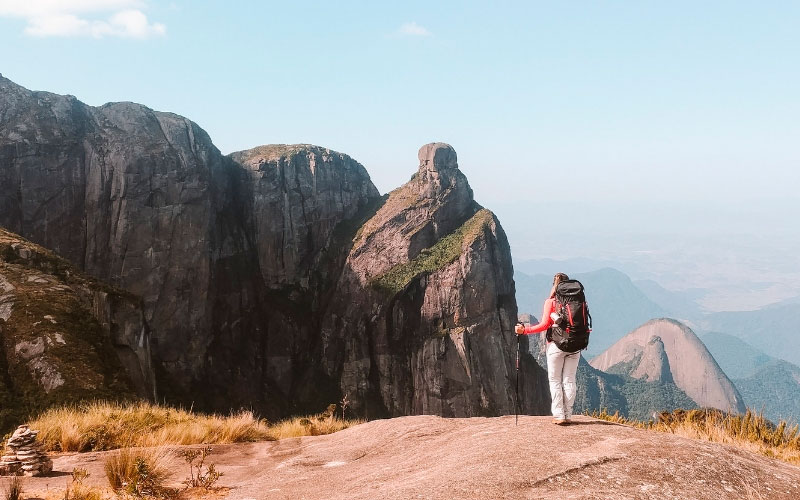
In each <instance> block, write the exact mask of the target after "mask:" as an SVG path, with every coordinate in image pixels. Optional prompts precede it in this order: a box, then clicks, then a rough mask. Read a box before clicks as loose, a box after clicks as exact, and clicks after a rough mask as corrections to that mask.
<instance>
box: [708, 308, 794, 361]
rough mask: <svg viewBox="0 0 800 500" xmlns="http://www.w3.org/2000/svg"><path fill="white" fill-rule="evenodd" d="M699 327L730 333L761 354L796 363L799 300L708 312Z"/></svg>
mask: <svg viewBox="0 0 800 500" xmlns="http://www.w3.org/2000/svg"><path fill="white" fill-rule="evenodd" d="M701 325H702V328H703V330H706V331H712V332H723V333H727V334H729V335H734V336H736V337H739V338H740V339H742V340H744V341H745V342H747V343H748V344H751V345H754V346H758V347H759V348H760V349H762V350H763V351H764V352H765V353H767V354H769V355H770V356H774V357H776V358H780V359H784V360H786V361H789V362H791V363H794V364H800V303H794V302H791V301H784V302H782V303H780V304H776V305H773V306H768V307H764V308H763V309H759V310H756V311H736V312H720V313H713V314H709V315H708V316H706V317H705V319H704V320H703V321H702V322H701Z"/></svg>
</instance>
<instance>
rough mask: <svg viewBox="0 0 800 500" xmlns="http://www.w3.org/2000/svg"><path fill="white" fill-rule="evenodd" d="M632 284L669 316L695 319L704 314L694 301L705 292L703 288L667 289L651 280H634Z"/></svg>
mask: <svg viewBox="0 0 800 500" xmlns="http://www.w3.org/2000/svg"><path fill="white" fill-rule="evenodd" d="M633 284H634V285H636V288H638V289H639V290H641V291H642V293H644V294H645V295H646V296H647V298H649V299H650V300H652V301H653V302H655V303H656V304H658V305H659V306H660V307H661V308H663V309H664V310H665V311H667V313H668V315H669V317H671V318H676V319H681V320H689V321H697V320H698V319H699V318H700V317H701V316H702V315H703V314H704V310H703V308H702V307H700V305H699V304H698V303H697V302H696V301H697V299H700V298H702V297H703V295H704V294H705V290H703V289H700V288H696V289H692V290H686V291H681V292H675V291H673V290H667V289H666V288H664V287H663V286H661V285H660V284H658V283H657V282H655V281H653V280H635V281H634V282H633Z"/></svg>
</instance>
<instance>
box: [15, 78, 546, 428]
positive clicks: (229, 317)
mask: <svg viewBox="0 0 800 500" xmlns="http://www.w3.org/2000/svg"><path fill="white" fill-rule="evenodd" d="M419 159H420V168H419V171H418V172H417V174H416V176H415V178H414V180H412V181H411V182H409V183H408V184H406V185H405V186H403V187H402V188H400V189H398V190H396V191H395V192H393V193H392V195H391V196H390V197H389V199H388V200H386V199H383V198H381V197H380V196H379V193H378V191H377V189H376V188H375V186H374V185H373V184H372V182H371V181H370V179H369V175H368V174H367V172H366V170H365V169H364V167H363V166H361V165H360V164H358V162H356V161H354V160H353V159H351V158H349V157H348V156H346V155H343V154H340V153H337V152H335V151H331V150H328V149H325V148H320V147H316V146H309V145H296V146H285V145H278V146H262V147H259V148H254V149H252V150H248V151H242V152H238V153H234V154H232V155H229V156H227V157H226V156H223V155H222V154H220V152H219V151H218V150H217V149H216V147H215V146H214V145H213V144H212V142H211V140H210V138H209V137H208V135H207V134H206V133H205V132H204V131H203V130H202V129H201V128H200V127H198V126H197V125H196V124H195V123H193V122H191V121H189V120H187V119H185V118H183V117H180V116H177V115H174V114H170V113H161V112H155V111H153V110H150V109H149V108H146V107H144V106H141V105H138V104H133V103H112V104H106V105H104V106H100V107H91V106H87V105H85V104H83V103H81V102H80V101H78V100H77V99H75V98H74V97H71V96H58V95H54V94H50V93H46V92H31V91H28V90H26V89H24V88H22V87H20V86H18V85H15V84H14V83H12V82H10V81H9V80H7V79H4V78H2V77H0V225H2V226H5V227H7V228H8V229H9V230H11V231H13V232H16V233H19V234H21V235H22V236H24V237H26V238H29V239H31V240H33V241H35V242H37V243H39V244H41V245H43V246H45V247H47V248H50V249H52V250H54V251H56V252H57V253H59V254H61V255H63V256H65V257H66V258H67V259H68V260H69V261H71V262H73V263H74V264H75V265H76V266H77V267H78V268H80V269H81V270H85V271H86V272H88V273H89V274H91V275H93V276H95V277H97V278H100V279H102V280H104V281H106V282H108V283H110V284H112V285H114V286H118V287H120V288H123V289H125V290H127V291H129V292H131V293H133V294H135V295H137V296H139V297H141V299H142V305H143V311H144V317H143V321H144V322H145V324H146V325H147V326H148V329H149V331H150V332H151V333H150V338H151V351H152V359H151V360H148V361H145V360H143V359H140V358H137V361H136V362H137V363H138V364H139V369H140V370H142V369H143V370H145V371H148V372H149V373H148V376H149V377H151V378H152V377H154V378H155V379H156V382H157V386H158V391H159V397H160V396H166V397H167V398H168V399H172V400H176V401H183V402H194V403H195V407H198V408H201V409H211V410H214V409H227V408H230V407H242V406H245V407H250V408H254V409H256V410H258V411H261V412H262V413H264V414H265V415H267V416H268V417H275V416H278V415H281V414H286V413H288V412H297V411H314V410H318V409H320V408H324V406H325V405H327V404H328V403H330V402H332V401H333V400H334V398H338V397H341V395H342V394H345V393H346V394H349V395H350V397H351V399H353V400H354V403H355V405H356V407H358V408H359V409H361V410H363V411H364V412H367V411H372V410H374V411H373V414H375V415H377V414H395V415H396V414H404V413H441V414H454V415H456V414H457V415H471V414H477V413H499V412H508V411H512V410H513V405H512V403H511V402H510V401H511V396H512V394H513V386H512V385H511V384H510V382H511V381H513V378H512V376H513V373H512V368H513V366H512V365H511V364H512V363H513V357H514V353H513V348H514V347H515V345H514V344H515V341H514V340H513V338H512V337H513V335H512V333H511V327H512V326H513V318H514V315H515V314H516V304H515V301H514V285H513V281H512V273H511V260H510V252H509V249H508V243H507V241H506V239H505V235H504V234H503V232H502V229H501V228H500V226H499V224H498V223H497V221H496V219H495V218H494V216H493V215H492V214H491V213H489V212H487V211H482V210H480V207H479V206H477V204H475V202H474V201H473V199H472V191H471V190H470V188H469V185H468V183H467V181H466V178H465V177H464V175H463V174H462V173H461V171H460V170H459V169H458V166H457V160H456V154H455V151H454V150H453V149H452V148H451V147H450V146H448V145H445V144H440V143H436V144H430V145H427V146H425V147H423V149H422V150H421V151H420V158H419ZM381 203H382V206H380V209H379V210H377V213H376V208H377V207H378V206H379V205H380V204H381ZM365 221H366V223H365ZM470 221H471V223H470ZM467 230H468V231H467ZM458 231H461V232H460V233H459V235H457V236H458V237H456V236H453V237H449V236H448V235H451V234H453V233H454V232H458ZM467 233H468V234H467ZM448 237H449V240H447V238H448ZM456 239H458V240H459V241H458V242H457V244H456V245H449V246H448V248H446V249H444V250H446V252H445V253H446V254H447V255H446V256H445V257H446V258H440V257H441V256H438V257H437V255H438V254H436V255H433V257H431V256H430V255H429V251H430V250H431V249H432V248H436V245H437V244H438V243H439V242H441V241H444V240H447V241H449V242H452V241H455V240H456ZM441 246H442V245H439V247H441ZM445 246H447V245H445ZM453 249H455V255H453ZM439 250H442V248H439ZM447 252H450V253H447ZM434 253H435V252H434ZM426 256H427V257H431V258H429V259H428V260H429V261H431V260H437V259H438V261H437V262H438V264H437V265H436V266H434V267H435V268H431V269H425V270H422V271H419V272H413V273H411V274H412V275H411V277H405V278H403V279H405V280H406V281H407V283H404V284H403V286H402V287H401V289H399V290H396V291H394V292H392V293H387V292H386V290H385V289H380V287H376V286H375V284H374V280H375V278H378V277H380V276H382V275H383V274H385V273H386V272H387V271H389V270H391V269H393V268H395V267H396V266H398V265H405V264H408V263H409V262H410V261H417V260H419V258H422V257H426ZM429 264H430V262H429ZM429 267H430V265H429ZM0 307H2V305H0ZM96 309H97V312H98V314H99V315H100V316H101V317H102V316H103V315H105V316H108V314H109V313H108V311H109V305H108V302H107V298H104V297H102V296H99V297H98V298H97V304H96ZM0 312H2V311H1V310H0ZM121 338H123V339H124V340H121V341H120V342H122V343H126V342H129V343H130V346H131V349H134V347H135V346H134V343H135V342H136V338H135V335H133V334H132V332H129V334H125V335H123V336H122V337H121ZM121 360H122V361H123V364H125V366H128V365H129V364H130V363H131V362H132V358H130V357H128V361H125V360H124V359H123V357H121ZM523 364H525V362H524V361H523ZM131 366H132V365H131ZM537 376H538V375H536V376H531V377H529V378H528V379H527V382H528V383H529V389H530V388H531V387H534V384H535V383H537V382H536V380H537ZM370 398H371V399H370ZM337 400H338V399H337ZM369 401H371V402H369ZM534 406H536V405H533V404H531V403H528V404H527V407H526V408H527V411H536V410H537V408H534Z"/></svg>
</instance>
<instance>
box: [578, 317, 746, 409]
mask: <svg viewBox="0 0 800 500" xmlns="http://www.w3.org/2000/svg"><path fill="white" fill-rule="evenodd" d="M590 363H591V365H592V366H593V367H594V368H597V369H598V370H602V371H605V372H610V373H617V374H622V375H628V376H631V377H635V378H639V379H642V380H647V381H669V380H668V379H670V378H671V379H672V380H673V381H674V383H675V385H676V386H677V387H678V388H680V389H681V390H682V391H683V392H685V393H686V395H688V396H689V397H690V398H692V400H694V401H695V402H696V403H697V404H698V405H700V406H702V407H712V408H719V409H720V410H723V411H732V412H744V410H745V406H744V402H743V400H742V397H741V395H739V393H738V391H737V390H736V388H735V387H734V385H733V383H732V382H731V381H730V380H729V379H728V377H727V376H726V375H725V373H724V372H723V371H722V370H721V369H720V367H719V365H717V362H716V361H715V360H714V358H713V356H711V353H709V352H708V350H707V349H706V347H705V346H704V345H703V343H702V342H701V341H700V339H699V338H697V336H696V335H695V334H694V332H692V330H691V329H690V328H688V327H687V326H686V325H683V324H682V323H679V322H678V321H675V320H671V319H654V320H651V321H648V322H647V323H645V324H644V325H642V326H640V327H639V328H637V329H636V330H634V331H632V332H631V333H629V334H628V335H626V336H625V337H623V338H622V339H621V340H619V341H618V342H617V343H616V344H614V345H613V346H611V347H610V348H609V349H608V350H606V351H605V352H603V353H602V354H600V355H599V356H597V357H596V358H594V359H592V360H591V362H590Z"/></svg>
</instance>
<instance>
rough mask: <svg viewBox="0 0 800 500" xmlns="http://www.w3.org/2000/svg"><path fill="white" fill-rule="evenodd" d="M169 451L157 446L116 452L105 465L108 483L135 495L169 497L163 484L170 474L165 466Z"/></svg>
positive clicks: (115, 489)
mask: <svg viewBox="0 0 800 500" xmlns="http://www.w3.org/2000/svg"><path fill="white" fill-rule="evenodd" d="M168 453H169V452H168V451H167V449H166V448H164V447H157V448H122V449H120V450H117V451H115V452H113V453H112V454H111V455H109V457H108V458H107V459H106V462H105V464H104V468H105V472H106V478H108V484H110V485H111V487H112V488H113V489H114V491H117V492H121V493H123V492H124V493H128V494H130V495H133V496H135V497H143V496H148V497H168V496H171V495H170V491H169V490H167V488H165V486H164V483H165V482H166V480H167V478H169V476H170V472H169V469H167V467H166V466H165V462H166V460H167V457H168Z"/></svg>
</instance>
